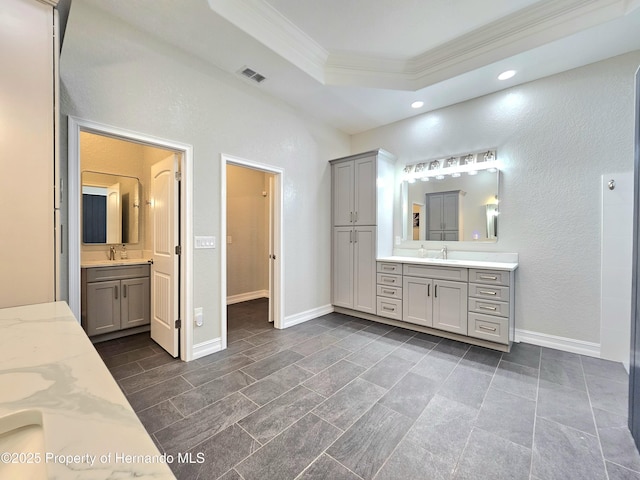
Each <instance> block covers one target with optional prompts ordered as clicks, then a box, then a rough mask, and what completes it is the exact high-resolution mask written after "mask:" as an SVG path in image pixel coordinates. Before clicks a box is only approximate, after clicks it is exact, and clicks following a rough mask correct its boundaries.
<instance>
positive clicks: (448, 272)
mask: <svg viewBox="0 0 640 480" xmlns="http://www.w3.org/2000/svg"><path fill="white" fill-rule="evenodd" d="M403 273H404V274H405V275H409V276H411V277H427V278H438V279H442V280H454V281H458V282H466V281H467V279H468V278H469V271H468V269H466V268H455V267H453V268H452V267H434V266H432V265H415V264H412V263H405V264H404V271H403Z"/></svg>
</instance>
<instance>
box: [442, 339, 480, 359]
mask: <svg viewBox="0 0 640 480" xmlns="http://www.w3.org/2000/svg"><path fill="white" fill-rule="evenodd" d="M470 347H471V346H470V345H468V344H466V343H461V342H456V341H455V340H449V339H448V338H443V339H442V340H441V341H440V342H439V343H438V344H437V345H436V346H435V347H434V349H433V350H434V351H436V352H442V353H446V354H449V355H453V356H455V357H464V354H465V353H467V350H469V348H470Z"/></svg>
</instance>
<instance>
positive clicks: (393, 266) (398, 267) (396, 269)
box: [378, 262, 402, 275]
mask: <svg viewBox="0 0 640 480" xmlns="http://www.w3.org/2000/svg"><path fill="white" fill-rule="evenodd" d="M378 272H380V273H393V274H396V275H402V264H401V263H388V262H378Z"/></svg>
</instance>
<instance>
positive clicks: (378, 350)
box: [347, 334, 398, 368]
mask: <svg viewBox="0 0 640 480" xmlns="http://www.w3.org/2000/svg"><path fill="white" fill-rule="evenodd" d="M356 335H357V334H356ZM347 338H349V337H347ZM396 348H398V346H397V345H394V344H392V343H390V342H387V341H384V340H380V339H378V340H374V341H373V342H371V343H369V344H368V345H366V346H364V347H363V348H361V349H360V350H358V351H356V352H355V353H353V354H352V355H350V356H349V357H348V360H349V361H350V362H353V363H357V364H358V365H362V366H363V367H366V368H369V367H372V366H374V365H375V364H376V363H378V362H379V361H380V360H382V359H383V358H384V357H386V356H387V355H389V354H390V353H391V352H393V351H394V350H395V349H396Z"/></svg>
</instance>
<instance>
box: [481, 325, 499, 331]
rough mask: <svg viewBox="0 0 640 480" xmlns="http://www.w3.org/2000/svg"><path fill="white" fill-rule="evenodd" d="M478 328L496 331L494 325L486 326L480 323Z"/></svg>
mask: <svg viewBox="0 0 640 480" xmlns="http://www.w3.org/2000/svg"><path fill="white" fill-rule="evenodd" d="M478 328H480V329H482V330H487V331H489V332H495V331H496V327H487V326H485V325H480V326H479V327H478Z"/></svg>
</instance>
